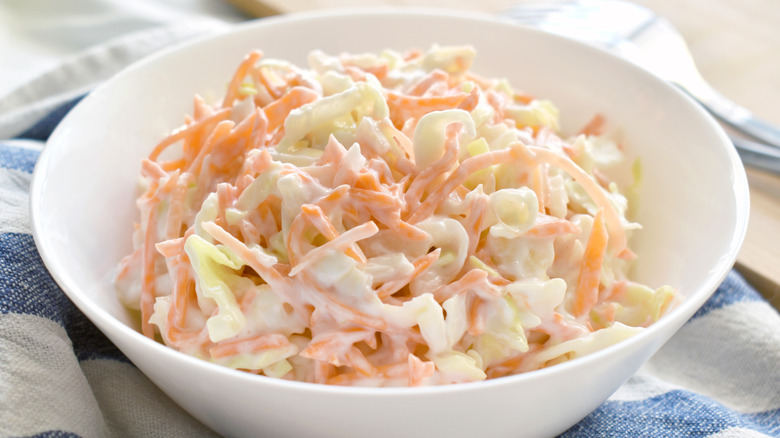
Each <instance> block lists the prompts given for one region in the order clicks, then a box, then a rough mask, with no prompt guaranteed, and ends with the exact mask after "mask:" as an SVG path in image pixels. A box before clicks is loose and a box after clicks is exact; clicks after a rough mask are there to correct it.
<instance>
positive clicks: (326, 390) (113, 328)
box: [31, 9, 748, 438]
mask: <svg viewBox="0 0 780 438" xmlns="http://www.w3.org/2000/svg"><path fill="white" fill-rule="evenodd" d="M432 43H440V44H471V45H473V46H475V47H476V48H477V59H476V62H475V70H476V71H477V72H479V73H481V74H483V75H487V76H504V77H507V78H509V79H510V81H511V82H512V83H513V84H514V85H515V86H517V87H519V88H522V89H524V90H526V91H528V92H531V93H533V94H534V95H537V96H545V97H548V98H550V99H552V100H553V101H554V102H555V103H556V104H557V105H558V106H559V107H560V108H561V110H562V114H563V124H564V129H565V128H566V127H574V128H571V129H576V127H579V126H581V125H582V124H584V122H585V121H587V120H588V119H589V118H590V117H591V116H592V115H593V114H594V113H596V112H599V113H602V114H604V115H605V116H606V117H607V118H608V120H610V121H611V122H612V123H613V124H614V125H616V126H620V127H621V128H622V130H623V132H624V139H625V142H626V144H627V145H628V147H629V148H630V150H631V152H632V153H633V154H636V155H638V156H639V157H641V159H642V162H643V168H644V176H643V184H642V187H641V204H640V208H639V213H638V221H639V222H640V223H642V224H643V225H644V230H643V231H641V232H640V233H639V234H638V235H636V237H635V241H634V242H633V244H634V248H635V250H636V252H637V253H638V255H639V264H638V266H637V269H636V272H635V274H636V279H637V280H639V281H641V282H644V283H648V284H650V285H654V286H660V285H662V284H670V285H674V286H676V287H678V288H679V289H680V291H681V292H682V294H684V295H685V297H686V299H685V301H684V302H683V303H682V304H681V305H680V306H679V307H677V308H676V309H674V310H673V311H672V312H671V313H670V314H669V315H667V316H666V317H664V318H662V319H661V320H660V321H659V322H657V323H656V324H655V325H653V326H652V327H650V328H649V329H648V330H646V331H644V332H643V333H641V334H639V335H637V336H635V337H633V338H630V339H629V340H627V341H624V342H621V343H619V344H617V345H615V346H612V347H609V348H607V349H605V350H602V351H600V352H597V353H594V354H592V355H589V356H586V357H584V358H580V359H576V360H573V361H570V362H567V363H563V364H560V365H556V366H553V367H551V368H547V369H543V370H539V371H533V372H529V373H527V374H523V375H517V376H512V377H504V378H500V379H495V380H491V381H486V382H480V383H471V384H460V385H452V386H442V387H427V388H397V389H387V388H384V389H376V388H375V389H369V388H347V387H329V386H324V385H315V384H306V383H298V382H289V381H283V380H279V379H271V378H264V377H258V376H255V375H250V374H246V373H242V372H239V371H234V370H231V369H228V368H223V367H221V366H217V365H214V364H211V363H207V362H205V361H201V360H198V359H195V358H192V357H188V356H185V355H184V354H181V353H178V352H176V351H174V350H172V349H169V348H167V347H165V346H163V345H161V344H158V343H155V342H153V341H151V340H149V339H147V338H145V337H143V336H142V335H141V334H140V333H139V332H138V331H137V330H136V328H135V327H136V324H135V323H134V321H133V318H132V317H131V316H130V315H129V314H128V312H127V311H126V310H125V309H124V308H123V307H122V306H121V305H120V304H119V303H118V301H117V299H116V298H115V292H114V288H113V286H112V283H111V281H112V278H111V275H112V274H111V273H112V269H113V268H114V267H115V266H116V264H117V262H118V261H119V259H120V258H121V257H122V256H123V255H125V254H127V253H128V252H129V250H130V248H131V242H130V231H131V229H132V225H131V224H132V221H133V220H134V218H136V215H137V212H136V209H135V206H134V198H135V195H136V192H135V189H136V181H137V178H138V174H139V169H140V161H141V158H142V157H144V156H146V154H147V153H148V152H149V151H150V149H151V148H152V147H153V146H154V145H155V144H156V143H157V141H159V140H160V139H161V138H162V137H163V136H164V135H165V134H166V133H167V132H168V131H169V130H171V129H172V128H175V127H177V126H178V125H179V124H180V123H181V121H182V118H183V115H184V114H186V113H187V112H188V111H189V110H190V106H191V102H192V96H193V94H194V93H196V92H197V93H201V94H209V93H213V94H220V93H221V91H222V90H224V86H225V83H226V81H227V80H228V78H229V77H230V75H231V73H232V71H233V69H234V68H235V67H236V66H237V65H238V63H239V62H240V60H241V59H242V57H243V55H244V54H245V53H246V52H248V51H249V50H251V49H254V48H260V49H262V50H263V51H264V52H265V54H266V55H267V56H271V57H278V58H283V59H287V60H290V61H292V62H295V63H298V64H301V65H305V64H304V62H305V55H306V54H307V53H308V52H309V51H310V50H312V49H316V48H319V49H323V50H325V51H326V52H330V53H337V52H340V51H378V50H381V49H383V48H387V47H390V48H395V49H398V50H404V49H407V48H412V47H418V48H427V47H428V46H430V44H432ZM31 208H32V220H33V229H34V234H35V240H36V243H37V244H38V248H39V250H40V252H41V255H42V257H43V260H44V261H45V263H46V266H47V267H48V269H49V270H50V271H51V273H52V275H53V276H54V278H55V279H56V280H57V282H58V283H59V284H60V286H61V287H62V288H63V289H64V291H65V292H66V293H67V294H68V296H69V297H70V299H71V300H72V301H73V302H74V303H75V304H76V305H77V306H78V307H79V308H80V309H81V310H82V311H83V312H84V313H85V314H86V315H87V317H89V318H90V319H91V320H92V321H93V322H94V323H95V325H97V327H98V328H100V330H102V331H103V332H104V333H105V334H106V335H107V336H108V337H109V338H110V339H111V340H112V341H113V342H114V343H115V344H116V345H117V346H118V347H119V348H120V349H121V350H122V351H123V352H124V353H125V354H126V355H127V357H128V358H130V359H131V360H132V361H133V362H134V363H135V364H136V365H137V366H138V368H140V369H141V371H143V372H144V373H145V374H146V375H147V376H149V378H150V379H151V380H152V381H154V382H155V383H156V384H157V385H158V386H159V387H160V388H161V389H162V390H163V391H165V393H167V394H168V395H169V396H170V397H171V398H172V399H173V400H175V401H176V402H177V403H179V404H180V405H181V406H182V407H184V409H186V410H187V411H189V412H190V413H191V414H192V415H194V416H195V417H196V418H198V419H200V420H201V421H203V422H204V423H205V424H207V425H208V426H210V427H212V428H213V429H214V430H216V431H218V432H220V433H222V434H225V435H229V436H264V437H274V436H289V437H304V436H340V437H367V436H370V437H400V436H403V437H413V436H428V437H431V436H448V437H451V438H454V437H461V436H463V437H466V436H470V437H473V436H494V437H509V436H512V437H517V436H524V437H533V436H550V435H554V434H557V433H560V432H563V431H564V430H566V429H567V428H568V427H570V426H571V425H573V424H574V423H576V422H577V421H578V420H580V419H581V418H583V417H584V416H586V415H587V414H588V413H589V412H591V411H592V410H593V409H595V408H596V407H598V405H599V404H600V403H602V402H603V401H604V400H605V399H606V398H607V397H608V396H609V395H610V394H612V393H613V392H614V391H615V390H616V389H617V388H618V387H619V386H620V385H621V384H622V383H623V382H624V381H625V380H627V379H628V378H629V377H630V376H631V375H632V374H633V373H634V372H636V370H637V369H638V368H639V367H640V366H641V365H642V363H644V362H645V361H646V360H647V359H648V358H649V357H650V356H651V355H652V354H653V353H654V352H655V351H656V350H657V349H658V348H660V347H661V345H662V344H663V343H664V342H665V341H666V340H667V339H668V338H669V337H671V336H672V334H674V332H675V331H676V330H677V329H678V328H679V327H680V326H681V325H682V324H683V323H684V322H685V321H686V320H687V319H688V318H689V317H690V316H691V315H692V314H693V313H694V312H695V311H696V309H698V308H699V307H700V306H701V305H702V304H703V303H704V301H705V300H706V299H707V298H708V297H709V296H710V294H711V293H712V292H713V291H714V290H715V288H716V287H717V286H718V284H719V283H720V282H721V280H722V279H723V278H724V276H725V275H726V273H727V272H728V270H729V269H730V268H731V266H732V265H733V263H734V261H735V258H736V255H737V252H738V250H739V247H740V245H741V243H742V240H743V237H744V234H745V229H746V225H747V216H748V189H747V182H746V177H745V173H744V169H743V168H742V166H741V163H740V161H739V158H738V157H737V155H736V153H735V151H734V149H733V148H732V147H731V145H730V143H729V142H728V140H727V138H726V136H725V135H724V133H723V132H722V131H721V129H720V128H719V127H718V126H717V125H716V124H715V123H714V122H713V120H712V119H711V118H710V117H709V116H708V115H707V114H706V113H705V112H704V111H703V110H702V109H701V108H700V107H699V106H697V105H696V104H695V103H693V102H692V101H691V100H690V99H689V98H687V97H686V96H684V95H683V94H682V93H680V92H679V91H678V90H676V89H675V88H673V87H672V86H670V85H668V84H667V83H665V82H662V81H661V80H659V79H657V78H655V77H653V76H651V75H650V74H648V73H646V72H644V71H642V70H640V69H639V68H637V67H635V66H633V65H631V64H629V63H627V62H624V61H622V60H620V59H618V58H615V57H613V56H611V55H608V54H606V53H604V52H601V51H599V50H597V49H593V48H590V47H587V46H585V45H582V44H578V43H575V42H572V41H569V40H566V39H563V38H560V37H556V36H552V35H548V34H544V33H542V32H539V31H535V30H529V29H525V28H521V27H518V26H515V25H512V24H510V23H508V22H506V21H500V20H498V19H495V18H491V17H482V16H474V14H470V15H468V16H467V15H463V14H458V13H442V12H441V11H439V12H435V13H434V12H431V11H421V10H415V11H412V10H394V9H386V10H379V11H377V10H373V11H368V10H363V11H356V10H352V11H341V12H330V13H326V14H320V13H317V14H307V15H293V16H283V17H279V18H270V19H264V20H261V21H257V22H254V23H249V24H248V25H244V26H241V27H238V28H236V29H235V30H233V31H231V32H228V33H226V34H221V35H218V36H216V37H212V38H208V39H205V40H201V41H197V42H195V43H191V44H187V45H184V46H181V47H178V48H175V49H172V50H168V51H166V52H165V53H161V54H158V55H155V56H152V57H150V58H148V59H145V60H143V61H141V62H139V63H137V64H135V65H133V66H132V67H130V68H128V69H127V70H125V71H124V72H122V73H120V74H119V75H117V76H116V77H115V78H113V79H112V80H110V81H109V82H108V83H106V84H105V85H103V86H101V87H100V88H98V89H97V90H95V91H94V92H93V93H91V94H90V95H89V96H87V97H86V98H85V99H84V100H83V101H82V102H81V103H80V104H79V105H77V106H76V107H75V108H74V109H73V110H72V111H71V112H70V114H68V116H67V117H66V118H65V119H64V120H63V121H62V123H61V124H60V125H59V127H58V128H57V129H56V130H55V132H54V133H53V134H52V136H51V138H50V140H49V142H48V144H47V146H46V148H45V150H44V152H43V154H42V156H41V158H40V160H39V162H38V167H37V169H36V171H35V176H34V181H33V185H32V196H31Z"/></svg>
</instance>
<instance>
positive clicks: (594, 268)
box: [574, 210, 608, 316]
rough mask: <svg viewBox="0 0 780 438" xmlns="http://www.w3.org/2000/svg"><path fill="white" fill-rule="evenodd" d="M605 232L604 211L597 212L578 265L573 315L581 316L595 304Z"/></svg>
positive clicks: (604, 244)
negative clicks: (578, 272) (578, 271)
mask: <svg viewBox="0 0 780 438" xmlns="http://www.w3.org/2000/svg"><path fill="white" fill-rule="evenodd" d="M607 240H608V235H607V230H606V227H605V226H604V211H603V210H599V211H598V213H596V216H595V217H594V218H593V228H592V230H591V232H590V236H589V237H588V243H587V245H586V246H585V254H584V256H583V258H582V263H581V264H580V274H579V277H578V278H577V290H576V293H575V296H574V315H575V316H583V315H585V314H586V313H588V312H589V311H590V309H591V308H593V306H594V305H595V304H596V301H597V299H598V294H599V284H600V282H601V280H600V278H601V265H602V263H603V261H604V253H605V251H606V249H607Z"/></svg>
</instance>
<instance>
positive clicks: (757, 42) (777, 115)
mask: <svg viewBox="0 0 780 438" xmlns="http://www.w3.org/2000/svg"><path fill="white" fill-rule="evenodd" d="M229 1H230V2H232V3H233V4H235V5H236V6H238V7H239V8H241V9H243V10H244V11H246V12H248V13H249V14H251V15H254V16H266V15H272V14H279V13H289V12H300V11H310V10H315V9H329V8H336V7H348V6H364V7H365V6H385V5H396V6H425V7H436V8H438V7H441V8H452V9H460V10H473V11H480V12H487V13H498V12H500V11H502V10H505V9H507V8H509V7H510V6H514V5H518V4H523V3H532V2H533V3H551V2H552V1H551V0H294V1H290V0H229ZM635 1H636V2H637V3H639V4H642V5H644V6H646V7H648V8H650V9H653V10H654V11H655V12H657V13H658V14H660V15H663V16H664V17H666V18H667V19H669V21H671V22H672V24H674V25H675V26H676V27H677V28H678V29H679V30H680V32H681V33H682V34H683V36H684V37H685V39H686V40H687V42H688V44H689V46H690V49H691V52H692V54H693V57H694V59H695V61H696V64H697V65H698V67H699V69H700V71H701V73H702V75H703V76H704V77H705V79H707V81H708V82H710V84H711V85H712V86H714V87H715V88H716V89H718V90H719V91H720V92H721V93H722V94H724V95H726V96H728V97H729V98H731V99H732V100H734V101H735V102H737V103H739V104H741V105H743V106H745V107H746V108H749V109H750V110H751V111H753V112H754V113H755V114H756V115H758V116H759V117H761V118H763V119H765V120H767V121H769V122H772V123H774V124H777V125H780V32H778V31H777V28H778V25H780V6H778V3H777V0H742V1H740V2H734V1H730V0H677V1H674V2H669V1H664V0H635ZM748 179H749V183H750V202H751V208H750V225H749V227H748V232H747V237H746V240H745V244H744V246H743V247H742V250H741V252H740V254H739V256H738V259H737V269H738V270H739V271H740V272H741V273H742V274H743V275H744V276H745V278H747V280H748V281H749V282H750V283H752V284H753V286H755V287H756V288H757V289H758V290H759V291H760V292H761V293H762V294H763V295H764V296H765V297H766V298H767V299H768V300H769V301H771V302H772V304H774V306H775V307H776V308H778V309H780V177H779V176H775V175H770V174H767V173H765V172H761V171H757V170H753V169H748Z"/></svg>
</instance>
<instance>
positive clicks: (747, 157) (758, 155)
mask: <svg viewBox="0 0 780 438" xmlns="http://www.w3.org/2000/svg"><path fill="white" fill-rule="evenodd" d="M730 138H731V142H732V143H734V146H735V147H736V148H737V153H739V157H740V158H741V159H742V164H744V165H746V166H750V167H753V168H756V169H761V170H765V171H768V172H772V173H774V174H776V175H780V148H776V147H774V146H769V145H766V144H763V143H758V142H755V141H751V140H747V139H744V138H740V137H736V136H733V135H731V136H730Z"/></svg>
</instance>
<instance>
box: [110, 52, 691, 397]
mask: <svg viewBox="0 0 780 438" xmlns="http://www.w3.org/2000/svg"><path fill="white" fill-rule="evenodd" d="M474 57H475V51H474V49H473V48H471V47H468V46H454V47H439V46H434V47H432V48H430V49H429V50H427V51H419V50H410V51H407V52H403V53H402V52H397V51H394V50H385V51H382V52H381V53H365V54H348V53H344V54H339V55H335V56H334V55H328V54H326V53H324V52H322V51H314V52H312V53H311V54H310V55H309V58H308V61H309V67H308V68H302V67H299V66H296V65H293V64H291V63H289V62H286V61H283V60H279V59H271V58H266V57H264V56H263V54H262V53H261V52H260V51H254V52H251V53H249V54H248V55H247V56H246V58H245V59H244V60H243V62H242V63H241V64H240V65H239V67H238V68H237V70H236V72H235V74H234V76H233V77H232V79H231V80H230V82H229V84H228V86H227V90H226V92H225V94H224V96H223V97H222V98H221V100H220V101H218V102H216V103H207V102H206V101H205V100H204V99H203V98H201V97H199V96H196V97H195V100H194V109H193V112H192V114H191V115H190V116H187V118H186V120H185V123H184V125H183V126H181V127H180V128H178V129H177V130H175V131H173V132H172V133H171V134H170V135H168V136H167V137H166V138H165V139H163V140H162V141H161V142H160V143H159V144H158V145H156V147H155V148H154V149H153V151H152V152H151V153H150V155H149V156H148V158H146V159H144V160H143V162H142V166H141V186H142V187H141V195H140V197H139V198H138V200H137V206H138V209H139V212H140V216H139V217H140V219H139V221H138V222H137V223H136V226H135V230H134V234H133V241H134V251H133V252H132V253H131V254H129V255H128V256H127V257H125V258H124V259H123V260H122V262H121V263H120V265H119V267H118V269H117V276H116V286H117V291H118V296H119V298H120V300H121V301H122V303H123V304H124V305H125V306H127V307H128V308H130V309H134V310H137V311H139V313H140V318H141V330H142V332H143V334H144V335H146V336H148V337H150V338H153V339H155V338H156V339H159V340H161V341H162V342H164V343H165V344H166V345H168V346H169V347H171V348H174V349H176V350H179V351H181V352H183V353H185V354H188V355H192V356H195V357H198V358H202V359H204V360H208V361H211V362H214V363H217V364H221V365H224V366H227V367H231V368H235V369H239V370H244V371H247V372H251V373H256V374H262V375H265V376H271V377H277V378H283V379H291V380H298V381H304V382H314V383H323V384H338V385H361V386H418V385H436V384H451V383H460V382H472V381H479V380H484V379H487V378H496V377H501V376H506V375H512V374H517V373H522V372H527V371H531V370H535V369H539V368H544V367H548V366H552V365H555V364H557V363H560V362H564V361H567V360H571V359H574V358H577V357H580V356H583V355H586V354H588V353H591V352H593V351H596V350H599V349H602V348H604V347H606V346H609V345H612V344H614V343H616V342H619V341H621V340H623V339H626V338H628V337H630V336H633V335H635V334H636V333H638V332H640V331H642V330H643V329H644V328H645V327H647V326H648V325H650V324H652V323H653V322H655V321H656V320H658V319H659V318H660V317H661V316H662V315H663V314H664V313H665V312H666V311H667V310H668V309H670V308H671V307H672V306H674V304H675V303H676V302H677V301H678V300H679V299H680V298H679V294H678V293H677V292H676V290H675V289H673V288H672V287H670V286H662V287H660V288H657V289H653V288H650V287H648V286H646V285H643V284H639V283H637V282H635V281H632V280H631V279H630V278H629V270H630V267H631V264H632V263H633V259H634V258H635V256H634V254H633V253H632V251H631V250H630V249H629V247H628V237H629V234H630V233H631V232H632V231H633V230H636V229H638V228H639V227H640V226H639V224H636V223H634V222H631V221H630V220H629V219H628V218H627V216H628V210H629V208H630V206H631V203H630V202H629V200H630V198H631V197H632V193H633V190H634V187H633V186H630V185H629V186H627V187H620V186H619V185H618V183H617V181H615V180H613V179H612V178H610V176H609V175H610V171H609V170H610V169H613V168H623V169H625V168H627V167H630V166H631V164H630V163H626V161H627V160H626V158H625V154H624V151H623V147H622V145H620V144H619V143H618V142H617V141H615V140H613V139H612V138H611V137H610V135H608V133H607V132H606V121H605V120H604V118H603V117H601V116H599V115H596V116H595V117H594V118H593V119H592V120H591V122H590V123H588V124H587V125H586V126H585V127H584V128H583V129H582V130H581V131H580V132H578V133H577V134H575V135H573V136H571V137H563V135H562V134H561V133H560V130H561V128H560V126H559V124H560V122H559V114H558V109H557V108H556V107H555V106H554V104H553V103H552V102H550V101H548V100H544V99H540V98H536V97H534V96H530V95H527V94H525V93H522V92H519V91H517V90H516V89H514V88H513V87H512V86H511V85H510V84H509V83H508V82H507V81H506V80H504V79H492V78H485V77H482V76H479V75H477V74H475V73H473V72H472V71H471V65H472V63H473V60H474ZM638 169H639V168H638V165H637V164H636V163H635V164H634V173H635V174H636V175H637V179H638V174H639V171H638Z"/></svg>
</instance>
